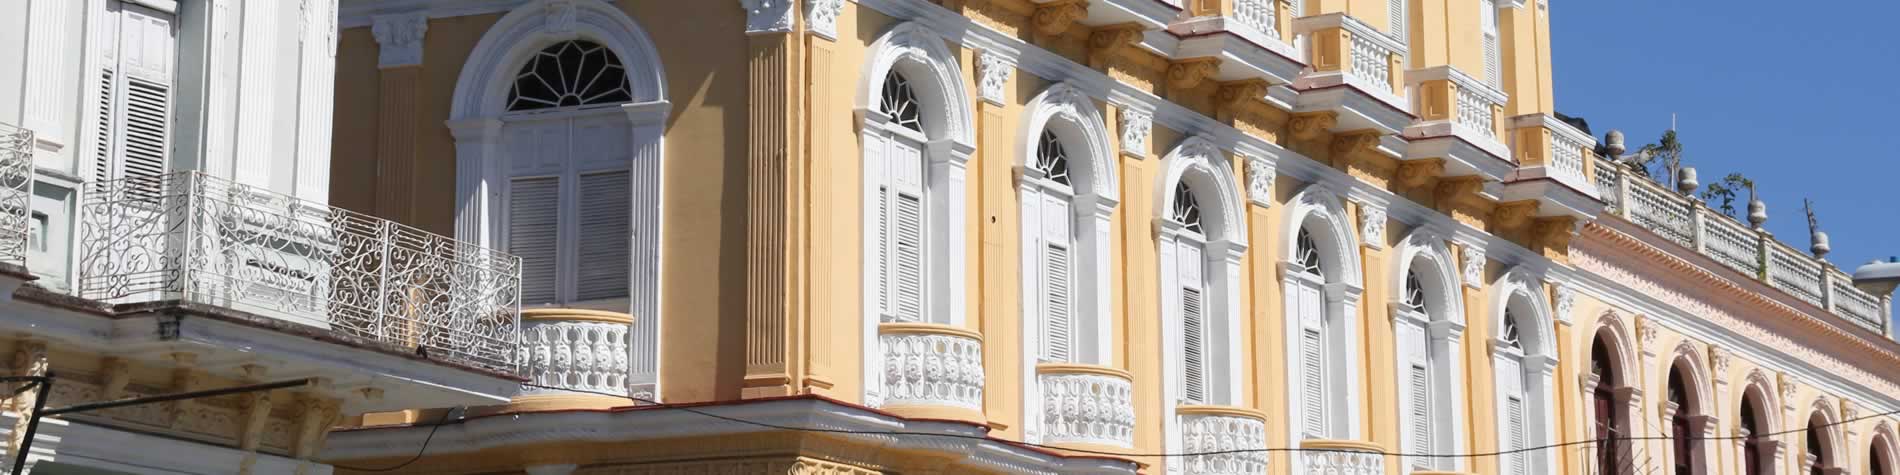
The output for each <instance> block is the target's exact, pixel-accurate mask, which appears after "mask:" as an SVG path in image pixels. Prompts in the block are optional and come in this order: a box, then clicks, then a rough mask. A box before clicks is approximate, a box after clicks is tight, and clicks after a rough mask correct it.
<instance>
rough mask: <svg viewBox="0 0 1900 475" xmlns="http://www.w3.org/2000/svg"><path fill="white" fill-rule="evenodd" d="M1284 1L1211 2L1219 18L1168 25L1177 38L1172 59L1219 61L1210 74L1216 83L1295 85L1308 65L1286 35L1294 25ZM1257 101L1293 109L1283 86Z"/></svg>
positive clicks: (1229, 0) (1207, 16)
mask: <svg viewBox="0 0 1900 475" xmlns="http://www.w3.org/2000/svg"><path fill="white" fill-rule="evenodd" d="M1283 1H1284V0H1224V1H1221V2H1209V3H1208V4H1207V6H1208V7H1211V8H1218V9H1219V11H1218V13H1220V14H1219V15H1212V14H1210V15H1203V16H1195V17H1191V18H1184V19H1182V20H1180V21H1178V22H1173V23H1172V24H1170V25H1168V32H1169V33H1173V35H1172V36H1174V37H1176V38H1179V41H1178V42H1176V43H1175V46H1174V48H1173V50H1172V51H1169V53H1172V54H1171V55H1170V56H1171V57H1172V58H1174V59H1175V60H1197V59H1198V60H1206V59H1213V60H1216V61H1213V62H1212V63H1211V64H1212V65H1213V71H1212V72H1211V73H1210V74H1208V75H1207V78H1208V79H1209V80H1212V81H1215V82H1223V83H1224V82H1235V81H1247V80H1262V81H1266V82H1267V84H1270V85H1273V86H1284V85H1289V84H1292V83H1293V81H1295V80H1297V79H1298V78H1299V75H1300V71H1301V70H1303V69H1305V68H1306V64H1305V63H1302V62H1300V60H1299V58H1301V55H1300V52H1299V50H1298V49H1297V48H1295V47H1294V46H1293V42H1291V41H1288V39H1289V38H1288V35H1286V34H1285V32H1286V31H1287V30H1289V29H1291V27H1292V17H1290V16H1288V12H1286V11H1284V10H1283V9H1282V8H1281V7H1282V6H1283V5H1281V2H1283ZM1254 99H1260V100H1265V101H1268V102H1270V103H1280V104H1285V105H1286V107H1291V104H1292V101H1294V100H1295V94H1294V93H1293V91H1292V90H1290V89H1287V88H1285V87H1274V88H1272V89H1269V90H1268V91H1267V93H1266V95H1264V96H1262V97H1256V98H1254Z"/></svg>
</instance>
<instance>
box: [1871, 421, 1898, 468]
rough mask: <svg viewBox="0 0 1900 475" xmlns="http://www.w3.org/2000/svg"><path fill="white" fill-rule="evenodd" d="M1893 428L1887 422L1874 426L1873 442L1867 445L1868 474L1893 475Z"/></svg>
mask: <svg viewBox="0 0 1900 475" xmlns="http://www.w3.org/2000/svg"><path fill="white" fill-rule="evenodd" d="M1892 444H1893V429H1892V427H1891V426H1888V425H1887V424H1886V423H1884V422H1883V423H1881V424H1880V425H1878V426H1876V427H1875V428H1874V437H1873V442H1872V443H1871V444H1869V446H1868V447H1867V475H1893V472H1892V471H1891V470H1892V469H1893V468H1892V467H1893V449H1894V447H1893V445H1892Z"/></svg>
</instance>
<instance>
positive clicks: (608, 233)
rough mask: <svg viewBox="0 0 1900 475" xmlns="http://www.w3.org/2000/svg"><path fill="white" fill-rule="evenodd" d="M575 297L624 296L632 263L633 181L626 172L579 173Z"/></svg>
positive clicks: (589, 298)
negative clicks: (577, 272)
mask: <svg viewBox="0 0 1900 475" xmlns="http://www.w3.org/2000/svg"><path fill="white" fill-rule="evenodd" d="M577 192H578V194H577V195H576V196H575V200H576V201H578V202H579V205H580V206H579V210H578V211H579V218H580V223H579V224H580V242H579V244H580V248H579V249H577V250H576V252H577V259H576V266H577V267H578V268H579V274H578V275H577V276H576V279H575V295H574V298H575V300H598V299H609V298H620V297H626V296H627V292H628V286H629V285H630V280H629V279H630V274H629V270H630V269H632V266H633V255H632V245H633V243H632V234H633V210H632V208H630V206H631V205H632V202H633V181H632V176H631V175H630V174H629V173H628V172H624V171H618V172H608V173H596V174H591V175H582V176H581V177H580V189H579V190H577Z"/></svg>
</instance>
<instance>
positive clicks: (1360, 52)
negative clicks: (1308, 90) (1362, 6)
mask: <svg viewBox="0 0 1900 475" xmlns="http://www.w3.org/2000/svg"><path fill="white" fill-rule="evenodd" d="M1294 31H1295V32H1296V33H1298V34H1303V35H1308V36H1309V38H1310V40H1309V41H1310V45H1309V48H1308V51H1309V52H1310V53H1309V58H1308V62H1309V64H1312V65H1313V68H1314V70H1315V71H1319V72H1320V74H1316V75H1315V76H1326V73H1328V72H1333V71H1337V72H1339V73H1340V74H1342V75H1343V76H1344V79H1345V83H1346V84H1350V85H1352V86H1353V87H1356V88H1359V89H1360V90H1363V91H1366V92H1368V93H1373V94H1375V95H1378V96H1380V97H1381V98H1382V99H1386V100H1388V101H1394V102H1401V103H1402V101H1396V99H1397V98H1401V97H1403V96H1404V92H1405V89H1404V87H1405V85H1404V83H1403V82H1402V81H1401V79H1402V78H1401V76H1402V75H1401V74H1399V73H1400V71H1401V70H1402V69H1401V68H1403V67H1404V66H1403V64H1404V58H1405V54H1406V49H1405V44H1404V43H1400V42H1399V41H1398V40H1395V39H1392V37H1390V36H1387V35H1386V34H1385V33H1382V32H1380V31H1379V30H1378V29H1376V28H1373V27H1372V26H1371V25H1367V24H1366V23H1365V22H1362V21H1359V19H1356V18H1353V17H1351V16H1348V15H1346V14H1344V13H1328V14H1325V15H1314V16H1309V17H1303V18H1299V19H1297V20H1294ZM1312 85H1314V86H1326V85H1330V84H1327V83H1326V82H1324V81H1322V82H1317V83H1314V84H1312ZM1401 107H1403V106H1401Z"/></svg>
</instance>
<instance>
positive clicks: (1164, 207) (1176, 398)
mask: <svg viewBox="0 0 1900 475" xmlns="http://www.w3.org/2000/svg"><path fill="white" fill-rule="evenodd" d="M1229 163H1231V161H1230V160H1229V158H1228V157H1227V156H1226V154H1225V153H1224V152H1222V151H1221V150H1220V149H1219V148H1217V147H1216V146H1215V145H1214V144H1213V143H1212V142H1210V141H1208V140H1207V139H1205V138H1201V137H1190V138H1188V139H1187V140H1185V141H1183V142H1182V143H1181V145H1179V146H1177V147H1175V149H1174V150H1173V151H1171V152H1169V153H1168V155H1167V156H1166V157H1164V158H1163V159H1162V160H1161V170H1160V173H1157V174H1156V182H1155V185H1156V186H1155V189H1154V194H1153V195H1151V196H1153V197H1154V200H1155V203H1156V204H1157V205H1158V206H1155V207H1154V208H1152V211H1153V212H1154V215H1153V216H1152V217H1151V218H1150V219H1152V220H1153V221H1154V222H1155V223H1156V226H1157V228H1158V229H1156V233H1155V238H1156V247H1157V249H1156V250H1157V251H1158V254H1159V262H1158V263H1157V264H1159V265H1158V266H1156V268H1155V270H1156V271H1157V273H1158V274H1159V275H1157V276H1156V277H1157V280H1158V282H1157V284H1159V285H1157V288H1156V289H1155V290H1157V291H1158V293H1159V295H1158V297H1159V298H1158V302H1159V303H1160V305H1159V307H1160V309H1159V310H1160V315H1159V316H1160V318H1161V322H1160V323H1161V329H1162V331H1163V333H1162V335H1160V337H1161V338H1160V341H1161V350H1162V351H1161V355H1162V356H1163V358H1164V360H1163V366H1162V375H1161V376H1162V378H1161V384H1162V387H1161V390H1162V393H1161V394H1162V397H1163V398H1164V399H1163V401H1164V404H1165V406H1164V412H1163V413H1162V414H1161V416H1162V418H1163V423H1162V424H1163V431H1164V432H1163V435H1164V436H1165V439H1164V440H1163V448H1164V449H1165V450H1167V451H1169V452H1193V451H1196V450H1199V449H1200V448H1209V449H1212V448H1213V447H1215V446H1217V445H1220V444H1240V445H1253V446H1254V447H1253V448H1258V445H1257V443H1256V442H1258V441H1263V440H1264V439H1265V432H1266V428H1265V424H1264V423H1265V420H1263V419H1261V418H1257V417H1253V416H1238V417H1231V418H1230V417H1228V415H1236V414H1245V413H1247V412H1249V411H1248V410H1246V409H1244V408H1240V407H1235V406H1241V405H1243V401H1242V399H1243V395H1244V391H1245V388H1244V386H1243V381H1244V379H1245V374H1246V373H1245V371H1244V369H1243V368H1245V359H1244V358H1243V355H1242V354H1241V351H1240V348H1241V347H1242V342H1243V341H1244V340H1243V339H1242V334H1241V333H1242V332H1240V331H1239V329H1240V327H1241V322H1242V321H1243V318H1244V317H1243V316H1242V315H1243V312H1242V311H1241V306H1240V302H1241V296H1242V293H1241V292H1242V290H1241V286H1240V278H1241V275H1242V274H1243V271H1242V269H1243V266H1242V265H1241V261H1242V257H1243V256H1245V255H1246V254H1245V253H1246V240H1245V238H1243V236H1247V231H1246V220H1245V218H1244V216H1243V214H1242V213H1243V212H1244V211H1245V209H1246V204H1245V198H1244V195H1243V194H1242V193H1241V191H1240V189H1239V188H1238V186H1237V181H1236V180H1235V179H1234V177H1235V175H1234V172H1233V169H1232V168H1230V165H1229ZM1134 338H1139V336H1135V337H1134ZM1215 413H1220V414H1224V415H1223V416H1220V417H1218V418H1215V417H1214V416H1212V414H1215ZM1217 421H1231V422H1217ZM1216 426H1219V427H1226V429H1215V427H1216ZM1211 430H1220V431H1222V432H1221V433H1222V434H1240V436H1239V437H1236V438H1235V439H1236V440H1233V441H1231V442H1228V441H1221V442H1216V441H1214V440H1212V438H1213V437H1214V436H1213V435H1212V434H1209V433H1208V431H1211ZM1246 434H1253V435H1251V436H1249V435H1246ZM1253 437H1258V438H1257V439H1255V438H1253ZM1249 440H1252V441H1255V442H1248V441H1249ZM1257 455H1260V456H1258V457H1255V456H1252V455H1238V456H1236V457H1231V458H1230V459H1231V461H1232V463H1236V464H1239V465H1237V466H1236V467H1241V468H1233V469H1231V470H1235V471H1252V470H1254V468H1246V467H1258V468H1259V469H1261V470H1264V468H1265V467H1264V465H1255V464H1264V461H1265V457H1264V454H1257ZM1198 460H1203V459H1200V458H1193V457H1185V458H1178V459H1170V460H1168V461H1166V462H1165V463H1166V464H1168V466H1167V470H1168V471H1170V472H1172V471H1176V470H1178V469H1179V468H1180V467H1183V466H1193V464H1196V463H1200V462H1197V461H1198Z"/></svg>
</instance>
